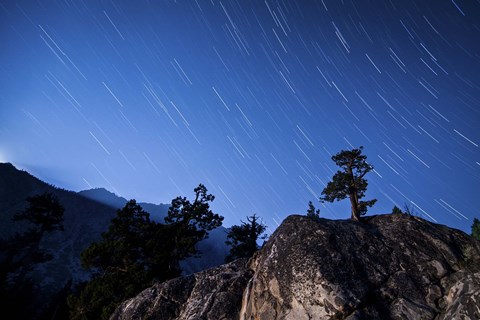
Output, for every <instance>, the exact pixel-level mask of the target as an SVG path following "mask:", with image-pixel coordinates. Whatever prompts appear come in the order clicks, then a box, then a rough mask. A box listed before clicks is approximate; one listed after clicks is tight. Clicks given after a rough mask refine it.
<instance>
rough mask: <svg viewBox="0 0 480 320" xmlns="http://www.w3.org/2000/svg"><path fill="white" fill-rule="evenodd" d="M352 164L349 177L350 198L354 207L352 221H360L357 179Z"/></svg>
mask: <svg viewBox="0 0 480 320" xmlns="http://www.w3.org/2000/svg"><path fill="white" fill-rule="evenodd" d="M352 165H353V164H352V163H350V164H349V166H348V169H347V170H348V175H349V176H350V187H349V188H348V194H349V197H350V205H351V207H352V218H351V219H352V220H354V221H360V213H359V212H358V196H357V190H356V188H355V177H354V176H353V170H352Z"/></svg>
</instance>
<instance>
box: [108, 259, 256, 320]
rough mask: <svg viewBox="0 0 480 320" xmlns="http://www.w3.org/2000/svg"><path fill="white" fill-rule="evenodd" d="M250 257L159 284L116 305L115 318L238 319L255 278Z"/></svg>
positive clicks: (113, 316) (128, 319) (113, 317)
mask: <svg viewBox="0 0 480 320" xmlns="http://www.w3.org/2000/svg"><path fill="white" fill-rule="evenodd" d="M246 263H247V260H246V259H239V260H236V261H234V262H232V263H229V264H226V265H223V266H220V267H216V268H212V269H209V270H206V271H202V272H199V273H195V274H193V275H189V276H186V277H180V278H176V279H173V280H170V281H167V282H164V283H161V284H156V285H154V286H152V287H150V288H148V289H146V290H144V291H143V292H142V293H140V294H139V295H138V296H136V297H135V298H133V299H130V300H127V301H125V302H124V303H122V304H121V305H120V307H118V308H117V310H116V311H115V313H114V314H113V315H112V317H111V318H112V319H125V320H130V319H132V320H133V319H208V320H221V319H236V318H238V314H239V313H240V306H241V303H242V294H243V291H244V289H245V287H246V286H247V283H248V281H249V280H250V279H251V277H252V272H251V271H250V270H249V269H248V268H247V267H246Z"/></svg>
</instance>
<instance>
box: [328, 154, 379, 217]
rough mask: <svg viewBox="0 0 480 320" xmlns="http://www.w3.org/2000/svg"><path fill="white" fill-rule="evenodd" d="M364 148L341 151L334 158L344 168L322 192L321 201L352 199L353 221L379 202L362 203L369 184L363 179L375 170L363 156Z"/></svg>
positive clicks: (374, 200) (373, 200)
mask: <svg viewBox="0 0 480 320" xmlns="http://www.w3.org/2000/svg"><path fill="white" fill-rule="evenodd" d="M362 150H363V147H360V148H358V149H353V150H341V151H340V152H339V153H337V154H336V155H334V156H332V160H333V161H334V162H335V163H336V164H337V166H339V167H340V168H342V170H338V171H337V172H336V173H335V175H334V176H333V178H332V181H330V182H328V184H327V186H326V187H325V188H324V189H323V191H322V195H323V196H322V197H320V201H328V202H334V201H340V200H343V199H346V198H347V197H348V198H349V199H350V206H351V210H352V220H356V221H358V220H360V216H362V215H364V214H366V213H367V209H368V207H371V206H373V205H374V204H375V202H377V200H376V199H372V200H368V201H360V199H362V198H363V197H364V196H365V191H366V190H367V186H368V182H367V180H365V179H364V178H363V177H364V176H365V175H366V174H367V173H369V172H370V171H372V170H373V166H372V165H370V164H368V163H367V156H365V155H363V154H362Z"/></svg>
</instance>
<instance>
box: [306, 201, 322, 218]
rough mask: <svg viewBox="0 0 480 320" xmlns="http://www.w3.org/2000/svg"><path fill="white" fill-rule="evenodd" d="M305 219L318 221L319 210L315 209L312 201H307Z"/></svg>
mask: <svg viewBox="0 0 480 320" xmlns="http://www.w3.org/2000/svg"><path fill="white" fill-rule="evenodd" d="M307 217H309V218H311V219H313V220H318V219H320V209H316V208H315V206H314V205H313V202H312V201H308V209H307Z"/></svg>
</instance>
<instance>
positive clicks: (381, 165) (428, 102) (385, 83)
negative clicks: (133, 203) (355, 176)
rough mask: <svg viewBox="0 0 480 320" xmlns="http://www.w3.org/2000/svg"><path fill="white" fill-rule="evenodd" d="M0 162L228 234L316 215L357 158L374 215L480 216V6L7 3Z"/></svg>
mask: <svg viewBox="0 0 480 320" xmlns="http://www.w3.org/2000/svg"><path fill="white" fill-rule="evenodd" d="M0 25H1V39H0V40H1V41H0V43H1V47H0V72H1V77H0V87H1V92H2V94H1V95H0V137H1V139H0V159H1V161H5V162H12V163H13V164H14V165H16V166H17V167H19V168H22V169H25V170H28V171H29V172H31V173H33V174H34V175H36V176H38V177H39V178H41V179H43V180H45V181H47V182H49V183H53V184H55V185H57V186H59V187H63V188H67V189H72V190H76V191H78V190H82V189H89V188H92V187H105V188H106V189H108V190H110V191H112V192H115V193H116V194H118V195H121V196H124V197H126V198H135V199H137V200H139V201H147V202H154V203H159V202H162V203H168V202H170V200H171V199H172V198H174V197H176V196H177V195H185V196H187V197H189V198H191V197H192V194H193V188H194V187H195V186H197V185H198V183H200V182H201V183H204V184H205V185H206V186H207V188H208V189H209V191H210V192H211V193H213V194H214V195H215V196H216V199H215V201H214V203H213V208H214V210H215V211H216V212H218V213H220V214H222V215H223V216H225V225H227V226H228V225H232V224H237V223H238V222H239V220H240V219H242V218H244V217H245V216H247V215H251V214H253V213H257V214H258V215H260V216H261V217H263V219H264V221H265V222H266V223H267V224H268V225H269V226H270V227H271V229H270V232H271V231H272V230H273V229H274V228H275V227H276V225H277V223H280V222H281V220H282V219H283V218H285V217H286V216H287V215H289V214H293V213H301V214H304V213H305V212H306V209H307V203H308V201H310V200H311V201H313V202H314V203H315V205H316V206H317V207H319V208H320V209H321V216H323V217H325V218H337V219H344V218H348V217H349V215H350V213H349V207H348V200H345V201H344V202H340V203H338V204H329V203H326V204H325V205H322V204H320V203H319V202H318V197H319V196H320V193H321V191H322V189H323V187H324V186H325V184H326V183H327V182H328V181H329V179H330V178H331V176H332V175H333V173H334V172H335V171H336V170H337V168H336V167H335V165H334V163H333V162H332V161H331V159H330V158H331V156H332V155H333V154H334V153H336V152H338V151H339V150H341V149H349V148H351V147H352V146H353V147H358V146H360V145H363V146H364V147H365V149H364V153H365V154H366V155H367V156H368V161H369V162H370V163H372V164H373V165H374V167H375V171H374V172H371V173H369V175H367V176H366V178H367V180H368V181H369V187H368V192H367V197H366V199H369V198H372V197H375V198H377V199H378V203H377V204H376V205H375V206H374V207H373V208H371V209H370V210H369V214H378V213H388V212H391V209H392V207H393V206H394V205H395V204H396V205H397V206H399V207H403V206H404V204H405V203H408V204H409V206H410V207H412V208H414V209H415V212H416V213H417V214H419V215H420V216H422V217H424V218H426V219H429V220H432V221H438V222H439V223H443V224H447V225H450V226H453V227H456V228H461V229H463V230H465V231H469V230H470V225H471V224H472V219H473V218H474V217H479V216H480V212H479V209H478V205H477V198H478V191H480V152H479V144H480V87H479V84H480V81H479V80H480V76H479V75H480V1H478V0H455V1H453V0H435V1H433V0H432V1H412V0H406V1H403V0H402V1H393V0H391V1H380V0H378V1H347V0H345V1H337V0H335V1H331V0H323V1H320V0H319V1H271V0H267V1H243V0H242V1H226V0H225V1H217V0H211V1H201V0H196V1H193V0H192V1H3V2H2V3H1V4H0Z"/></svg>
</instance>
